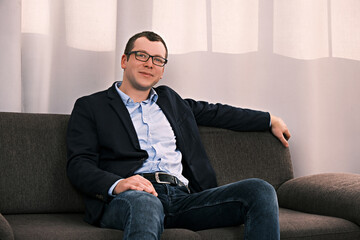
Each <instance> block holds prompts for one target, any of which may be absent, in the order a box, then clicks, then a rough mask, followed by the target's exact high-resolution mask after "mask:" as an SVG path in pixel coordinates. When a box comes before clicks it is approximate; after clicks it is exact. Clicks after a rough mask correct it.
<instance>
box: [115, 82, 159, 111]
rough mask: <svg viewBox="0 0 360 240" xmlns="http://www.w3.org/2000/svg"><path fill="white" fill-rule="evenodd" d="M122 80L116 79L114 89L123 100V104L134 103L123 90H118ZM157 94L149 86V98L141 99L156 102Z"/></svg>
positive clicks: (146, 101)
mask: <svg viewBox="0 0 360 240" xmlns="http://www.w3.org/2000/svg"><path fill="white" fill-rule="evenodd" d="M121 83H122V81H118V82H116V84H115V89H116V91H117V92H118V94H119V96H120V97H121V100H122V101H123V102H124V104H125V106H126V105H129V104H131V103H135V102H134V100H132V99H131V98H130V97H129V96H128V95H127V94H125V93H124V92H123V91H121V90H120V86H121ZM158 98H159V96H158V94H157V93H156V91H155V89H153V88H151V90H150V95H149V98H148V99H146V100H145V101H143V102H144V103H148V102H149V101H150V102H153V103H156V101H157V100H158Z"/></svg>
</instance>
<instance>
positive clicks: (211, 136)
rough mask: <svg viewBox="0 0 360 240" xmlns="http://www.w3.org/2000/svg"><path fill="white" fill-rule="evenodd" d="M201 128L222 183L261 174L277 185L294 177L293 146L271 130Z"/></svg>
mask: <svg viewBox="0 0 360 240" xmlns="http://www.w3.org/2000/svg"><path fill="white" fill-rule="evenodd" d="M199 130H200V134H201V137H202V141H203V144H204V146H205V149H206V152H207V154H208V157H209V158H210V161H211V164H212V166H213V167H214V169H215V172H216V175H217V180H218V184H219V185H224V184H227V183H231V182H235V181H239V180H242V179H246V178H261V179H263V180H266V181H268V182H269V183H270V184H272V185H273V186H274V187H275V189H277V188H278V187H279V186H280V185H281V184H282V183H284V182H285V181H287V180H289V179H292V178H293V177H294V174H293V167H292V162H291V157H290V150H289V148H285V147H284V146H283V145H282V144H281V143H280V141H279V140H278V139H277V138H275V137H274V136H273V135H272V134H271V133H270V131H265V132H234V131H231V130H225V129H219V128H210V127H200V128H199Z"/></svg>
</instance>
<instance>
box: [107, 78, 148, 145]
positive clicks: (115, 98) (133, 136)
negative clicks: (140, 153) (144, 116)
mask: <svg viewBox="0 0 360 240" xmlns="http://www.w3.org/2000/svg"><path fill="white" fill-rule="evenodd" d="M115 84H116V83H114V84H113V85H112V86H111V87H110V88H109V89H108V97H109V99H110V102H109V104H110V105H111V107H112V108H113V109H114V111H115V112H116V113H117V115H118V116H119V118H120V120H121V121H122V123H123V124H124V126H125V128H126V130H127V132H128V134H129V137H130V140H131V142H132V143H133V144H134V146H135V148H137V149H141V148H140V143H139V139H138V137H137V133H136V130H135V127H134V124H133V122H132V121H131V118H130V114H129V112H128V110H127V108H126V106H125V104H124V103H123V101H122V100H121V98H120V96H119V94H118V93H117V92H116V89H115V86H114V85H115Z"/></svg>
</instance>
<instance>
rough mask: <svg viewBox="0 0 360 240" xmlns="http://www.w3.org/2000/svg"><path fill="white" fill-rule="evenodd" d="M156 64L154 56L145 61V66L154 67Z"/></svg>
mask: <svg viewBox="0 0 360 240" xmlns="http://www.w3.org/2000/svg"><path fill="white" fill-rule="evenodd" d="M153 66H154V63H153V59H152V57H149V59H148V60H147V61H146V62H145V67H149V68H152V67H153Z"/></svg>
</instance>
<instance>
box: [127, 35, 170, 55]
mask: <svg viewBox="0 0 360 240" xmlns="http://www.w3.org/2000/svg"><path fill="white" fill-rule="evenodd" d="M133 50H134V51H145V52H147V53H149V54H151V55H154V56H161V57H165V55H166V49H165V46H164V44H163V43H162V42H160V41H150V40H149V39H147V38H146V37H141V38H138V39H136V41H135V42H134V49H133Z"/></svg>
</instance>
